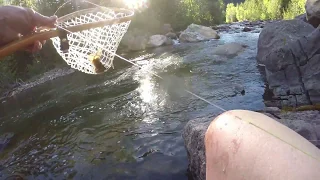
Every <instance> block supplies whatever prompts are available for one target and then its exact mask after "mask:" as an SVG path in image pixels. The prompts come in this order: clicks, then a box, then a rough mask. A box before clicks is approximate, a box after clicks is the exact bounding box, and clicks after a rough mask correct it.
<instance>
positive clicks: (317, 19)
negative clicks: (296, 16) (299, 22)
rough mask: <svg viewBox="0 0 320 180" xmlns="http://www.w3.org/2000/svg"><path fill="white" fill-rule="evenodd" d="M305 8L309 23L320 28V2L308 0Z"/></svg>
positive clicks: (318, 0) (319, 0)
mask: <svg viewBox="0 0 320 180" xmlns="http://www.w3.org/2000/svg"><path fill="white" fill-rule="evenodd" d="M305 7H306V14H307V20H308V22H309V23H310V24H312V25H313V26H314V27H318V26H319V24H320V0H307V1H306V5H305Z"/></svg>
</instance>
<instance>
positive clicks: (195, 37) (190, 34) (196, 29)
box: [179, 24, 220, 42]
mask: <svg viewBox="0 0 320 180" xmlns="http://www.w3.org/2000/svg"><path fill="white" fill-rule="evenodd" d="M219 38H220V36H219V35H218V33H217V32H216V31H215V30H213V29H212V28H210V27H206V26H201V25H197V24H191V25H189V26H188V28H187V29H186V30H184V31H183V32H181V34H180V36H179V39H180V42H199V41H207V40H210V39H219Z"/></svg>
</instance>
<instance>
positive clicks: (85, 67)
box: [51, 8, 130, 74]
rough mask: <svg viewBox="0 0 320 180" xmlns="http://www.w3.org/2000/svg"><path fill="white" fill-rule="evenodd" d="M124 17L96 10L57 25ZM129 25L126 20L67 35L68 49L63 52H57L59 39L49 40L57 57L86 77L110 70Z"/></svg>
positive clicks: (109, 11)
mask: <svg viewBox="0 0 320 180" xmlns="http://www.w3.org/2000/svg"><path fill="white" fill-rule="evenodd" d="M126 16H128V14H126V13H124V12H115V11H114V10H112V9H108V8H104V9H103V10H102V9H100V8H99V9H97V10H95V11H90V12H86V13H82V14H79V15H77V16H72V17H70V18H69V19H67V20H65V21H64V22H60V23H59V24H58V26H60V27H68V26H74V25H81V24H86V23H91V22H97V21H101V20H107V19H115V18H122V17H126ZM129 24H130V21H125V22H122V23H118V24H112V25H106V26H104V27H98V28H92V29H88V30H84V31H80V32H73V33H69V34H68V35H67V37H68V41H69V49H68V51H66V52H64V51H62V50H61V49H60V45H61V43H60V41H61V39H60V38H59V37H54V38H51V40H52V42H53V46H54V47H55V49H56V50H57V52H58V54H59V55H60V56H61V57H62V58H63V60H64V61H66V63H67V64H68V65H70V66H71V67H72V68H74V69H77V70H79V71H82V72H85V73H87V74H99V73H102V72H105V71H107V70H108V69H110V68H111V67H113V59H114V55H115V54H114V53H116V51H117V48H118V46H119V44H120V41H121V39H122V37H123V35H124V34H125V33H126V32H127V29H128V27H129ZM98 61H99V62H100V63H99V62H98ZM101 65H102V66H101Z"/></svg>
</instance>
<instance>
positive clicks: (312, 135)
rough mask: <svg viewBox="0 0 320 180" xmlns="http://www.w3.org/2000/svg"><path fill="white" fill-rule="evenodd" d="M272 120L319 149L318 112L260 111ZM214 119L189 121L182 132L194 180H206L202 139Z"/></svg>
mask: <svg viewBox="0 0 320 180" xmlns="http://www.w3.org/2000/svg"><path fill="white" fill-rule="evenodd" d="M260 113H263V114H265V115H267V116H269V117H271V118H272V119H275V120H276V121H278V122H280V123H282V124H283V125H285V126H287V127H289V128H290V129H292V130H294V131H295V132H297V133H298V134H300V135H301V136H303V137H304V138H306V139H307V140H309V141H310V142H311V143H313V144H314V145H315V146H317V147H320V113H319V111H302V112H281V111H280V110H279V109H278V108H276V107H272V108H268V109H265V110H262V111H261V112H260ZM213 119H214V117H207V118H199V119H195V120H191V121H189V122H188V123H187V124H186V126H185V127H184V130H183V138H184V142H185V148H186V150H187V153H188V159H189V171H190V172H191V174H192V177H193V179H194V180H205V179H206V174H205V173H206V172H205V170H206V167H205V165H206V159H205V146H204V137H205V133H206V131H207V128H208V127H209V125H210V122H211V121H212V120H213Z"/></svg>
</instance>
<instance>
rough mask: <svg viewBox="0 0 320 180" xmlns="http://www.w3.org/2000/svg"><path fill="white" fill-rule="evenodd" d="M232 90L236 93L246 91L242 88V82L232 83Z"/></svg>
mask: <svg viewBox="0 0 320 180" xmlns="http://www.w3.org/2000/svg"><path fill="white" fill-rule="evenodd" d="M233 90H234V92H235V93H236V94H242V95H244V94H245V93H246V91H245V90H244V86H243V85H242V84H234V88H233Z"/></svg>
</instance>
